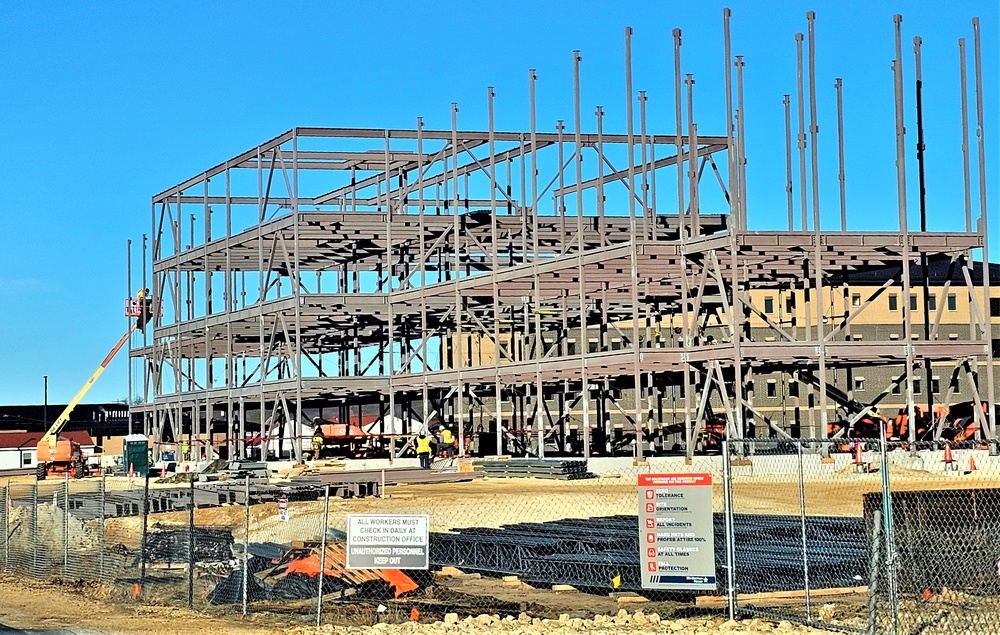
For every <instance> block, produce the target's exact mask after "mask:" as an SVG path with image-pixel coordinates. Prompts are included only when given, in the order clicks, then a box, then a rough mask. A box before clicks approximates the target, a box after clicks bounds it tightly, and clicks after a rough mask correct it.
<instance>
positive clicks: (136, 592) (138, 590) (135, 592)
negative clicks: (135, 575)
mask: <svg viewBox="0 0 1000 635" xmlns="http://www.w3.org/2000/svg"><path fill="white" fill-rule="evenodd" d="M141 592H142V588H141V587H140V586H139V583H138V582H136V583H135V584H133V585H132V599H133V600H134V599H135V598H137V597H139V594H140V593H141Z"/></svg>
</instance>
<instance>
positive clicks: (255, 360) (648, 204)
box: [130, 10, 996, 460]
mask: <svg viewBox="0 0 1000 635" xmlns="http://www.w3.org/2000/svg"><path fill="white" fill-rule="evenodd" d="M729 17H730V16H729V12H728V10H726V11H725V12H724V25H725V29H724V37H725V86H726V100H725V101H726V103H725V109H726V110H725V112H726V113H727V116H726V121H727V122H729V125H727V126H726V129H725V130H723V131H722V132H723V134H721V135H716V136H710V135H704V134H702V133H701V132H700V131H699V128H698V125H697V121H696V118H695V114H694V79H693V77H692V76H691V75H687V76H682V75H681V33H680V30H679V29H675V30H674V31H673V40H674V46H673V51H674V58H673V59H674V71H675V73H674V102H675V103H674V106H675V111H676V120H675V124H676V128H675V132H674V133H672V134H657V133H653V132H649V131H647V126H646V105H647V99H646V95H645V93H644V92H641V91H640V92H638V93H634V92H633V89H632V79H631V76H632V73H631V37H632V31H631V29H626V33H625V45H626V48H625V51H626V57H625V80H626V86H627V95H628V100H627V102H626V132H624V133H609V132H605V131H604V129H603V118H604V111H603V109H602V108H601V107H597V109H596V111H595V113H594V119H593V122H594V129H595V131H594V132H584V131H583V128H584V124H583V121H582V119H583V114H582V111H581V104H580V62H581V57H580V55H579V52H574V54H573V76H574V88H573V103H574V113H573V122H572V130H568V129H567V127H566V125H565V124H564V122H563V121H559V122H558V123H557V125H556V127H555V130H554V131H551V132H547V131H541V130H539V129H537V125H536V117H535V83H536V75H535V72H534V71H530V72H529V75H528V80H529V86H530V100H529V118H530V128H529V130H528V131H527V132H502V131H497V130H495V129H494V97H495V96H494V92H493V89H492V88H489V89H488V90H487V92H486V95H485V97H486V100H487V104H488V107H489V108H488V113H489V115H488V122H487V124H488V125H487V129H486V130H485V131H469V130H464V129H460V128H459V115H458V112H459V111H458V107H457V105H456V104H452V106H451V129H450V130H430V129H426V128H424V126H423V122H422V119H421V118H418V119H417V121H416V126H415V127H414V128H413V129H409V130H383V129H347V128H294V129H292V130H289V131H288V132H285V133H284V134H281V135H279V136H277V137H275V138H273V139H271V140H269V141H267V142H265V143H263V144H261V145H259V146H257V147H255V148H252V149H250V150H248V151H247V152H244V153H242V154H240V155H238V156H235V157H233V158H231V159H229V160H227V161H225V162H224V163H221V164H219V165H217V166H215V167H212V168H211V169H208V170H206V171H205V172H204V173H202V174H199V175H197V176H194V177H192V178H190V179H188V180H186V181H184V182H182V183H179V184H177V185H175V186H174V187H171V188H169V189H167V190H164V191H163V192H161V193H159V194H157V195H156V196H154V197H153V199H152V206H151V210H150V216H151V232H152V233H151V238H152V240H151V264H152V269H151V273H150V276H149V277H150V279H151V284H150V286H151V289H152V294H153V296H154V297H155V298H158V299H160V302H159V303H156V307H155V308H156V309H157V310H156V315H154V318H153V323H154V328H153V329H152V332H151V333H149V334H147V335H146V336H145V337H144V341H143V342H142V344H141V345H139V346H135V347H133V349H132V351H131V354H132V356H133V357H134V358H137V359H141V360H142V365H143V369H144V370H143V377H142V381H141V386H138V387H137V390H138V391H141V396H140V397H139V398H138V399H137V400H136V401H137V405H135V406H134V407H133V412H136V413H139V414H140V415H141V417H142V419H143V422H144V424H143V425H144V429H145V431H146V432H147V434H149V435H150V436H151V437H152V438H153V439H154V441H155V442H157V443H179V442H180V441H181V440H182V439H188V440H196V439H208V438H210V437H211V436H212V435H213V433H214V434H216V436H217V438H219V439H222V438H224V439H225V441H224V444H225V446H226V447H227V451H228V456H230V457H236V456H239V457H245V456H247V455H248V453H249V452H250V451H251V449H252V448H253V446H254V445H255V444H257V443H259V442H260V440H261V439H262V438H263V439H267V440H273V439H277V440H278V443H279V446H278V450H277V452H276V454H278V455H287V456H289V458H292V459H295V460H301V459H302V458H303V445H302V442H301V440H302V438H303V436H308V434H309V432H308V430H309V426H310V421H311V419H312V416H314V415H317V414H318V415H319V416H324V415H325V413H327V412H332V413H335V414H336V417H335V418H336V419H337V420H339V421H341V422H347V421H351V420H355V419H356V420H358V421H361V420H362V419H363V417H364V416H365V414H366V413H367V414H369V415H370V414H371V413H373V412H374V413H376V417H375V419H376V420H377V422H378V423H377V424H376V425H377V426H378V427H379V431H380V432H382V433H384V435H383V437H382V438H389V439H391V441H390V442H389V445H388V448H387V451H388V453H389V454H390V455H392V456H398V455H399V454H400V453H401V452H402V451H403V450H404V448H405V447H406V445H405V444H406V437H407V436H408V435H409V434H410V433H412V432H414V431H415V430H418V429H425V428H428V427H430V426H433V425H435V424H446V425H449V426H450V427H451V429H452V430H454V431H455V432H456V436H457V437H458V441H459V445H460V447H462V448H468V447H469V444H470V443H471V444H473V445H474V447H475V449H476V450H477V451H478V453H480V454H504V453H506V454H520V455H533V456H538V457H544V456H547V455H548V456H552V455H558V456H567V455H582V456H587V457H589V456H594V455H612V454H627V455H631V456H633V457H634V458H635V459H637V460H641V459H642V458H643V456H644V453H646V452H647V448H649V447H653V448H657V447H659V448H660V449H662V448H664V447H667V445H669V444H665V442H664V439H670V440H672V442H673V447H679V448H681V451H683V452H684V453H686V454H687V455H688V456H691V455H692V454H693V453H694V452H695V451H696V449H699V448H700V445H699V444H700V443H701V444H702V445H703V444H704V440H705V438H706V432H708V431H711V430H716V431H718V433H719V434H720V435H723V436H726V435H727V436H729V437H730V438H734V439H739V438H742V437H744V436H745V435H753V434H755V433H756V430H757V429H758V428H762V429H766V430H768V433H769V434H772V435H778V436H789V437H790V436H800V435H801V436H810V437H814V438H825V437H827V436H828V435H830V434H836V432H832V431H831V430H832V428H831V426H830V420H831V419H832V418H836V417H838V416H840V417H843V418H852V417H860V416H862V414H863V413H862V412H861V411H860V410H858V409H857V408H855V409H854V410H851V409H849V408H846V406H847V404H845V403H844V402H845V399H844V398H843V396H842V394H841V392H840V391H838V390H836V389H835V387H833V386H832V382H830V381H829V379H828V373H829V372H831V370H835V369H856V368H865V367H870V366H879V365H881V366H901V367H902V368H903V369H904V372H903V373H902V374H900V375H899V376H898V377H897V378H895V379H894V381H893V382H892V384H891V385H889V386H886V387H885V390H884V391H883V392H882V393H881V394H883V396H884V394H888V392H889V391H890V389H892V388H893V387H895V386H898V387H900V389H902V390H904V391H905V392H904V394H905V395H906V401H907V402H908V404H909V414H910V421H914V420H915V419H914V414H915V412H914V408H915V398H914V386H913V380H914V378H915V377H916V376H917V375H918V373H919V372H920V369H921V368H923V367H924V366H927V367H928V368H929V365H930V364H932V363H933V364H948V365H949V367H950V368H953V369H954V372H955V373H956V374H957V375H962V376H964V377H965V378H966V379H967V381H968V382H969V385H970V386H971V387H972V391H973V393H974V394H975V400H976V402H977V403H978V402H979V401H980V399H982V400H983V401H986V402H989V403H995V402H996V387H995V386H994V383H995V382H994V373H993V372H990V369H993V368H994V362H993V353H992V350H991V347H990V341H991V340H990V338H991V328H992V327H991V319H990V314H989V298H990V279H989V267H988V266H984V267H982V268H981V269H982V271H981V273H977V275H978V276H979V278H978V280H979V282H978V283H974V282H973V275H972V274H973V273H974V271H973V269H974V267H973V258H972V254H973V251H974V250H978V251H980V252H981V253H982V260H983V262H988V254H987V245H988V242H987V241H988V234H987V221H986V218H987V216H986V203H985V195H984V194H983V190H984V187H985V169H984V166H983V156H984V150H983V137H982V135H979V139H978V143H979V160H978V165H979V181H980V186H979V187H980V193H981V201H980V208H979V210H978V214H976V213H974V212H975V211H976V210H974V209H973V208H972V204H971V199H970V198H969V195H968V192H969V181H970V178H971V177H970V172H969V161H968V152H969V144H968V140H967V139H968V128H967V126H966V128H965V135H966V138H965V140H964V143H963V151H964V153H965V158H966V161H965V174H966V192H967V195H966V215H965V216H966V222H965V229H964V231H951V232H930V231H926V225H924V226H923V227H922V228H921V230H920V231H912V230H911V229H910V228H909V227H908V223H907V219H908V218H910V217H912V213H908V211H907V209H906V196H905V194H906V192H907V185H906V173H905V168H906V160H905V158H906V157H905V146H904V143H905V140H904V132H903V129H902V117H903V112H904V111H903V108H904V103H903V95H904V89H903V69H902V63H901V60H902V54H901V44H900V28H899V27H900V25H899V21H898V20H897V23H896V27H897V28H896V45H897V61H896V62H895V63H894V79H895V86H896V117H897V131H896V140H897V158H898V161H897V171H898V182H899V209H898V218H899V222H898V227H897V228H896V229H894V230H891V231H883V232H871V231H865V232H862V231H853V230H850V229H849V228H848V226H847V214H846V206H845V202H844V196H843V183H844V177H843V173H844V171H843V140H842V139H843V137H842V134H840V135H839V140H840V157H841V163H840V173H839V175H838V177H839V179H840V183H841V199H840V200H841V206H840V228H839V229H838V230H835V231H829V230H824V229H821V227H820V225H821V223H820V218H821V215H820V201H819V194H818V191H819V185H818V184H819V174H818V160H817V150H816V149H817V135H818V128H817V125H816V93H815V73H814V48H815V47H814V42H813V29H812V26H813V19H814V16H813V15H812V13H810V14H808V16H807V19H808V26H809V28H808V36H807V37H806V36H803V35H802V34H797V35H796V42H797V52H798V64H799V74H798V77H799V83H798V86H797V89H798V96H797V102H796V103H797V107H798V132H797V134H796V135H795V136H794V137H793V134H792V118H791V105H792V100H791V99H790V97H789V96H787V95H786V97H785V101H784V104H785V114H786V120H785V121H786V138H785V145H786V158H787V162H786V163H787V166H786V167H787V175H788V181H787V188H786V189H787V195H788V210H787V211H788V223H787V228H783V229H780V230H774V231H756V230H754V231H751V230H749V229H748V223H747V218H748V209H747V208H748V205H747V196H746V173H745V165H746V160H745V153H746V151H745V145H744V144H745V135H744V121H743V114H742V113H743V60H742V58H741V57H739V56H736V57H735V59H734V58H733V57H732V56H731V52H730V43H729ZM974 34H975V59H976V66H975V95H976V100H977V103H976V108H977V122H978V124H977V125H978V126H979V129H980V130H981V129H982V77H981V70H980V64H979V30H978V21H974ZM917 44H918V46H917V58H916V59H917V69H918V70H917V78H918V80H919V43H917ZM803 45H806V46H807V53H808V56H807V59H808V63H807V65H804V64H803ZM960 46H961V47H963V48H962V51H963V57H962V60H963V62H962V94H963V121H965V122H967V121H968V114H967V112H966V110H965V109H966V105H965V103H966V102H965V95H966V93H967V90H966V86H965V61H964V60H965V54H964V41H961V42H960ZM806 70H807V72H803V71H806ZM734 75H735V81H734ZM803 77H808V85H807V86H806V85H804V84H803ZM837 90H838V113H839V112H840V111H839V108H840V100H839V95H840V81H839V80H838V82H837ZM806 94H808V100H806V99H805V98H804V97H805V95H806ZM918 97H919V84H918ZM734 101H735V104H734ZM635 105H638V111H639V112H638V117H636V116H635V112H634V109H633V106H635ZM807 105H808V114H809V117H808V121H807V120H806V106H807ZM918 105H919V104H918ZM685 115H686V117H685ZM636 118H637V119H638V124H639V126H638V128H639V130H638V132H636V131H635V129H636V126H635V123H636V121H635V119H636ZM841 121H842V118H841ZM807 126H808V127H807ZM807 130H808V134H807ZM841 132H842V127H841ZM793 145H795V146H796V148H797V151H798V160H797V165H798V172H799V174H798V182H797V183H796V182H795V181H796V179H795V176H794V175H793V171H792V166H793V163H795V161H794V159H795V156H794V154H793ZM807 152H809V153H810V156H809V158H807ZM807 175H810V176H811V180H808V179H807ZM920 175H921V185H922V179H923V172H922V163H921V164H920ZM796 196H797V197H798V198H799V201H798V202H796V201H795V198H796ZM796 206H797V207H798V212H799V214H796ZM810 211H811V215H810ZM921 215H922V217H923V209H921ZM974 216H978V218H974ZM974 221H975V222H974ZM943 262H947V263H948V268H949V274H951V273H952V272H960V274H961V275H960V278H961V279H962V280H964V281H965V282H966V285H965V288H964V289H963V290H960V291H961V292H962V293H963V297H965V295H967V297H968V302H969V305H970V324H969V331H968V336H967V337H963V338H962V339H959V340H954V339H951V340H945V341H941V340H939V339H938V338H937V331H938V325H939V324H940V322H941V317H942V316H941V311H940V310H939V311H938V312H937V313H936V315H934V316H930V315H927V314H925V315H924V319H923V320H922V325H923V327H924V329H923V330H921V329H920V328H919V325H918V324H917V322H920V320H919V315H917V314H918V311H915V310H913V308H912V307H911V306H910V305H909V303H906V302H904V303H903V307H902V309H903V310H902V325H901V326H902V331H903V340H902V341H898V340H893V341H890V340H887V339H886V340H882V341H878V340H867V341H863V342H859V341H855V340H853V339H852V338H851V337H850V333H851V331H850V328H851V324H852V322H854V321H855V319H856V318H857V317H858V316H860V315H862V314H863V313H864V312H865V311H866V309H869V307H870V306H871V305H872V304H873V302H875V301H876V300H877V299H878V298H879V297H880V296H881V295H882V294H883V293H884V292H885V291H886V290H888V289H892V288H896V289H899V290H901V291H902V294H903V297H904V298H906V297H909V296H910V290H911V288H916V287H917V285H918V284H919V282H920V281H919V279H917V280H914V279H913V274H912V273H911V270H912V268H913V267H917V270H921V269H920V267H923V269H922V270H923V271H926V267H927V265H928V264H929V263H930V264H937V265H940V263H943ZM893 268H895V269H893ZM886 269H889V270H898V272H897V273H895V274H893V275H891V276H889V278H888V279H887V281H886V282H885V283H884V284H882V286H881V287H879V288H878V289H877V290H876V291H875V292H874V293H873V294H871V296H870V297H866V298H864V301H863V302H860V303H849V302H848V300H847V291H846V290H847V289H848V288H849V286H850V284H851V281H852V280H853V279H854V278H855V277H857V276H859V275H863V274H865V273H866V272H870V271H874V270H886ZM956 275H957V274H956ZM130 277H131V274H130ZM949 279H950V278H949ZM143 280H144V283H145V280H146V274H145V272H144V274H143ZM947 285H950V283H947V284H946V287H947ZM956 286H958V285H956ZM768 289H773V290H788V291H792V292H797V293H798V294H799V296H798V297H801V298H804V302H803V303H802V306H790V307H788V308H789V310H790V311H791V315H790V316H789V317H790V319H789V320H787V321H776V320H774V319H773V318H772V317H771V316H770V315H769V313H768V312H765V311H764V310H762V308H761V307H759V306H757V304H758V303H759V298H758V295H757V292H758V291H760V290H768ZM956 290H958V289H956ZM946 292H947V288H946ZM835 302H837V303H840V304H841V305H842V306H841V307H840V309H841V310H838V311H837V312H836V313H830V312H829V311H828V310H827V309H826V305H829V306H832V305H833V304H834V303H835ZM942 304H943V303H942ZM751 321H754V322H755V323H757V324H758V325H761V324H763V325H765V326H763V327H762V328H751ZM764 332H766V333H768V334H769V335H768V336H767V337H763V336H762V333H764ZM984 369H985V370H986V372H981V371H983V370H984ZM765 372H766V373H775V372H778V373H781V374H783V375H785V376H787V377H788V379H789V381H794V382H799V383H801V384H802V385H803V387H804V390H805V391H808V402H806V403H805V405H804V410H806V411H808V415H809V420H810V424H809V426H808V432H807V433H806V432H805V431H804V430H798V431H797V432H795V433H792V432H790V431H789V429H788V426H787V425H784V424H783V422H775V421H772V420H771V418H769V417H767V416H765V415H763V414H762V413H760V412H759V411H758V410H757V409H756V408H755V407H754V400H753V394H752V391H753V388H752V384H753V378H754V376H755V375H759V374H760V373H765ZM928 384H929V382H928ZM927 388H928V390H929V391H930V390H931V386H930V385H928V387H927ZM951 396H952V391H951V390H950V389H949V391H948V394H947V395H938V398H939V401H943V402H946V401H948V400H949V399H951ZM934 398H935V395H933V394H932V395H931V399H932V400H933V399H934ZM803 401H805V400H803ZM875 401H876V402H877V401H878V398H876V399H875ZM873 403H874V402H873ZM974 412H975V414H974V415H973V416H975V417H976V418H977V423H978V433H977V434H978V435H979V438H981V439H982V441H983V442H988V443H990V444H991V445H992V443H993V441H994V439H995V438H996V435H995V431H996V413H995V411H994V410H993V409H992V408H989V409H987V410H986V411H983V412H980V411H979V409H974ZM397 420H398V421H399V422H401V423H399V424H397ZM914 430H915V426H911V427H910V434H911V436H912V435H913V434H914V433H915V432H914ZM397 435H398V436H399V437H402V438H396V436H397ZM651 443H653V445H652V446H650V444H651ZM157 452H159V450H157Z"/></svg>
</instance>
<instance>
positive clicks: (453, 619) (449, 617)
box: [444, 613, 458, 624]
mask: <svg viewBox="0 0 1000 635" xmlns="http://www.w3.org/2000/svg"><path fill="white" fill-rule="evenodd" d="M444 623H445V624H458V613H445V616H444Z"/></svg>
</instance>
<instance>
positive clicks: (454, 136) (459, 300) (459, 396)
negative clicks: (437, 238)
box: [451, 102, 466, 447]
mask: <svg viewBox="0 0 1000 635" xmlns="http://www.w3.org/2000/svg"><path fill="white" fill-rule="evenodd" d="M451 146H452V147H451V151H452V164H451V170H452V172H451V174H452V191H453V193H454V198H453V199H452V209H451V213H452V232H453V234H454V236H453V238H454V249H455V253H454V256H455V259H454V262H455V272H454V273H455V280H454V284H455V296H454V297H455V336H454V337H455V339H454V342H455V344H454V349H455V357H454V359H453V360H452V361H453V362H454V363H455V367H456V370H457V371H458V375H457V380H456V388H457V390H456V391H455V423H456V425H457V426H458V445H459V447H461V446H462V443H463V441H464V438H463V435H462V428H463V426H464V421H463V412H464V408H465V386H463V384H462V369H463V368H464V367H465V353H466V351H465V336H464V335H463V332H464V331H463V328H462V313H463V309H464V308H465V300H464V298H463V297H462V290H461V287H460V285H459V282H460V281H461V277H462V239H461V218H460V215H459V213H458V208H459V205H460V203H461V198H460V197H461V193H460V192H459V180H458V104H457V103H455V102H452V104H451Z"/></svg>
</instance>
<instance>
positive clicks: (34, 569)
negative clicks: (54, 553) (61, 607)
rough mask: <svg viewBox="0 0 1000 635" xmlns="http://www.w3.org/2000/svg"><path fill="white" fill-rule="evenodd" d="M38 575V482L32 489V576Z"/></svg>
mask: <svg viewBox="0 0 1000 635" xmlns="http://www.w3.org/2000/svg"><path fill="white" fill-rule="evenodd" d="M36 575H38V481H35V483H34V485H32V487H31V576H32V577H35V576H36Z"/></svg>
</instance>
